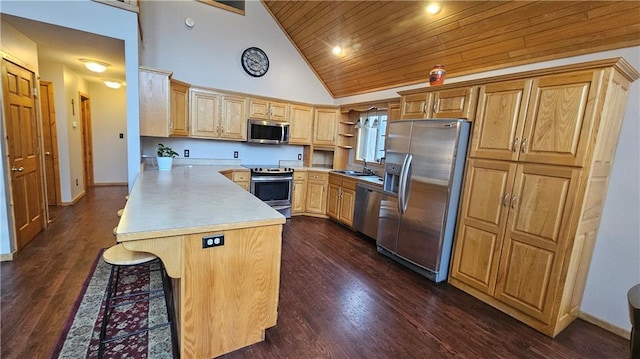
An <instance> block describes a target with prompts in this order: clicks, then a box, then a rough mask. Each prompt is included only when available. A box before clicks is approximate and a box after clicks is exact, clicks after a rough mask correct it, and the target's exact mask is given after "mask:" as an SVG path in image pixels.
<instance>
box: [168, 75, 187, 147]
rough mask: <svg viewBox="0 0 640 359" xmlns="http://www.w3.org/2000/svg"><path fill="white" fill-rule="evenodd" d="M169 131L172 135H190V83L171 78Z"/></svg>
mask: <svg viewBox="0 0 640 359" xmlns="http://www.w3.org/2000/svg"><path fill="white" fill-rule="evenodd" d="M169 87H170V91H171V95H170V101H171V102H170V106H169V110H170V111H171V116H170V117H169V131H170V132H171V135H172V136H189V85H188V84H186V83H184V82H180V81H176V80H173V79H171V83H170V86H169Z"/></svg>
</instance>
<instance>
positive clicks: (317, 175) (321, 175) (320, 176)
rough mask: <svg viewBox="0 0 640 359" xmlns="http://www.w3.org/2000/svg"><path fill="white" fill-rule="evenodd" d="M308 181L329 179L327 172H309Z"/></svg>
mask: <svg viewBox="0 0 640 359" xmlns="http://www.w3.org/2000/svg"><path fill="white" fill-rule="evenodd" d="M308 176H309V181H325V182H326V181H327V180H328V179H329V174H328V173H326V172H309V173H308Z"/></svg>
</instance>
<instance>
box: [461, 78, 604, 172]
mask: <svg viewBox="0 0 640 359" xmlns="http://www.w3.org/2000/svg"><path fill="white" fill-rule="evenodd" d="M600 75H601V74H600V73H599V72H594V71H579V72H572V73H568V74H562V75H555V76H545V77H541V78H534V79H526V80H521V81H512V82H507V83H496V84H489V85H486V86H482V87H481V89H480V95H479V101H478V115H477V119H476V124H475V126H474V132H473V141H472V147H471V150H470V156H472V157H481V158H495V159H504V160H512V161H523V162H535V163H553V164H558V165H567V166H583V165H584V161H585V158H586V155H587V148H588V146H589V143H588V137H589V136H591V135H590V132H591V131H592V129H593V122H594V120H595V116H596V114H595V113H594V112H593V106H594V105H595V103H594V101H593V99H594V98H596V97H597V91H599V88H598V87H597V86H594V85H597V84H598V83H599V80H598V78H597V76H600Z"/></svg>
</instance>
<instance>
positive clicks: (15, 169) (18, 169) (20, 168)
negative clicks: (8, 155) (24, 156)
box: [11, 167, 24, 172]
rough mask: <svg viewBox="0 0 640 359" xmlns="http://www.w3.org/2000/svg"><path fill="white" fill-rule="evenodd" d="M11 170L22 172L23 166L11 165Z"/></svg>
mask: <svg viewBox="0 0 640 359" xmlns="http://www.w3.org/2000/svg"><path fill="white" fill-rule="evenodd" d="M11 171H13V172H22V171H24V167H11Z"/></svg>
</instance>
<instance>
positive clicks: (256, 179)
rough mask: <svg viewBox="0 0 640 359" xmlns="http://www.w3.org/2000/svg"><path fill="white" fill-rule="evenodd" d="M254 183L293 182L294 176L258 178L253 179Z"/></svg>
mask: <svg viewBox="0 0 640 359" xmlns="http://www.w3.org/2000/svg"><path fill="white" fill-rule="evenodd" d="M251 180H252V181H253V182H274V181H275V182H287V181H293V176H291V177H283V176H258V177H251Z"/></svg>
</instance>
